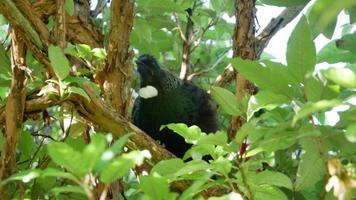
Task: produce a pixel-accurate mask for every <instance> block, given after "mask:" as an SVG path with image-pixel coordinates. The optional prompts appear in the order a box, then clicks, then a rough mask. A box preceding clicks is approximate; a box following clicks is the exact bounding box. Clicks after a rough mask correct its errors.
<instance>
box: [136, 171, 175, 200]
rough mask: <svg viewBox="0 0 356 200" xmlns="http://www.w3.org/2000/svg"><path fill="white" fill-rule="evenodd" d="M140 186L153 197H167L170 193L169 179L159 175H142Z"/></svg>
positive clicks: (158, 199)
mask: <svg viewBox="0 0 356 200" xmlns="http://www.w3.org/2000/svg"><path fill="white" fill-rule="evenodd" d="M140 188H141V190H142V191H143V192H144V193H145V194H146V195H148V196H149V197H151V199H157V200H160V199H166V197H167V195H168V193H169V184H168V182H167V180H166V179H165V178H163V177H159V176H141V177H140Z"/></svg>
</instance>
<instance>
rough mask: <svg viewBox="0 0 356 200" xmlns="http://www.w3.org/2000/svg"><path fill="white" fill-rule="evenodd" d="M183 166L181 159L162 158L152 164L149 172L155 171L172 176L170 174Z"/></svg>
mask: <svg viewBox="0 0 356 200" xmlns="http://www.w3.org/2000/svg"><path fill="white" fill-rule="evenodd" d="M183 166H184V162H183V161H182V159H178V158H175V159H169V160H162V161H160V162H159V163H157V164H156V165H155V166H153V168H152V170H151V174H154V173H157V174H159V175H161V176H166V177H171V178H175V177H172V175H173V174H174V173H175V172H176V171H178V170H179V169H181V168H182V167H183Z"/></svg>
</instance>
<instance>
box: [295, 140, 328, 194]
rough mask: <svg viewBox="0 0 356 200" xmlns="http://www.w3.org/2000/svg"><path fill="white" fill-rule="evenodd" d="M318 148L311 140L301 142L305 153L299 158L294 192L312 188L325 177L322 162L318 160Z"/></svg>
mask: <svg viewBox="0 0 356 200" xmlns="http://www.w3.org/2000/svg"><path fill="white" fill-rule="evenodd" d="M318 146H319V145H317V144H315V142H314V141H312V140H311V139H306V140H304V141H303V142H302V147H303V149H304V150H305V153H304V154H303V155H302V156H301V161H300V162H299V166H298V172H297V179H296V181H295V183H294V190H295V191H301V190H304V189H307V188H309V187H312V186H314V185H315V183H317V182H318V181H320V180H321V179H322V178H323V177H324V176H325V173H326V169H325V166H324V162H323V160H322V159H321V158H320V153H319V152H320V150H319V149H318Z"/></svg>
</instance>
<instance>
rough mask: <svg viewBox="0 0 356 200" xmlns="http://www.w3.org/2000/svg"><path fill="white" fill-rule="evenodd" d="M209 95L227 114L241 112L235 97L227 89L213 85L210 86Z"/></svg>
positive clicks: (236, 114)
mask: <svg viewBox="0 0 356 200" xmlns="http://www.w3.org/2000/svg"><path fill="white" fill-rule="evenodd" d="M211 96H212V97H213V99H214V100H215V102H216V103H217V104H218V105H219V106H220V107H221V108H222V109H223V110H224V112H226V113H227V114H230V115H235V116H238V115H240V114H241V111H240V110H239V107H238V102H237V98H236V96H235V95H234V94H233V93H232V92H230V91H229V90H227V89H224V88H220V87H214V86H213V87H211Z"/></svg>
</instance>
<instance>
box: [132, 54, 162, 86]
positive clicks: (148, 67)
mask: <svg viewBox="0 0 356 200" xmlns="http://www.w3.org/2000/svg"><path fill="white" fill-rule="evenodd" d="M136 64H137V71H138V73H139V74H140V77H141V87H144V86H146V85H153V86H156V85H157V82H156V81H157V80H159V77H160V76H162V73H164V72H163V70H162V69H161V67H160V66H159V64H158V62H157V60H156V59H155V58H154V57H153V56H151V55H148V54H144V55H141V56H140V57H139V58H138V59H137V60H136Z"/></svg>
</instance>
